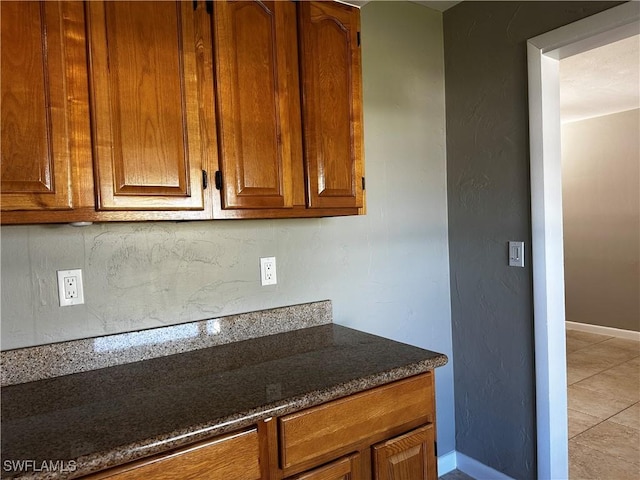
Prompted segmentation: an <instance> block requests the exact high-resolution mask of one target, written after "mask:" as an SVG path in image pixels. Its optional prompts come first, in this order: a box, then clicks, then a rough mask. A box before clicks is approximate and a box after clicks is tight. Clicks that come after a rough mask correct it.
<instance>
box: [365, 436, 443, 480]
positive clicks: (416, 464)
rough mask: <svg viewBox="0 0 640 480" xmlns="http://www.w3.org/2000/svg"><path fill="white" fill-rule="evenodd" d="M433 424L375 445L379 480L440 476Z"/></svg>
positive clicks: (376, 469) (375, 463)
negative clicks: (438, 473)
mask: <svg viewBox="0 0 640 480" xmlns="http://www.w3.org/2000/svg"><path fill="white" fill-rule="evenodd" d="M434 450H435V448H434V431H433V424H429V425H425V426H424V427H421V428H418V429H416V430H413V431H411V432H409V433H406V434H404V435H401V436H399V437H396V438H393V439H391V440H387V441H386V442H382V443H379V444H377V445H374V447H373V464H374V475H373V476H374V479H375V480H436V479H437V478H438V475H437V468H436V456H435V451H434Z"/></svg>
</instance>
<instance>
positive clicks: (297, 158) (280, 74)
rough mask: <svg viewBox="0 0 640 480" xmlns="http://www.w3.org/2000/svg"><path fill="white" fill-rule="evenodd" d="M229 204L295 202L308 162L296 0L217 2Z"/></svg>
mask: <svg viewBox="0 0 640 480" xmlns="http://www.w3.org/2000/svg"><path fill="white" fill-rule="evenodd" d="M213 30H214V39H213V43H214V50H215V62H216V97H217V102H218V104H217V107H218V131H219V152H220V155H219V162H220V167H221V172H222V183H223V187H222V190H223V191H222V207H223V208H282V207H291V206H292V203H293V199H292V174H291V168H292V167H291V165H292V162H298V163H301V162H302V159H301V157H302V152H301V143H302V140H301V138H300V125H299V124H300V100H299V93H298V92H299V87H298V73H297V71H298V62H297V44H296V13H295V3H294V2H290V1H288V2H281V1H277V2H259V1H226V2H214V14H213Z"/></svg>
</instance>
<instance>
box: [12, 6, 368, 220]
mask: <svg viewBox="0 0 640 480" xmlns="http://www.w3.org/2000/svg"><path fill="white" fill-rule="evenodd" d="M0 5H1V8H2V12H1V14H2V16H1V21H2V52H1V57H2V65H1V71H0V72H1V75H2V78H1V88H2V104H1V113H2V139H1V140H2V147H1V148H2V177H1V206H2V223H3V224H16V223H46V222H81V221H131V220H196V219H212V218H213V219H215V218H278V217H314V216H330V215H356V214H358V213H362V212H363V208H364V198H363V197H364V192H363V190H364V173H363V154H362V84H361V62H360V33H359V29H360V25H359V11H358V10H357V9H356V8H353V7H349V6H346V5H343V4H340V3H334V2H292V1H274V2H260V1H216V2H203V1H199V2H191V1H190V2H186V1H175V2H167V1H158V2H150V1H139V2H133V1H105V2H102V1H89V2H86V3H82V2H71V1H69V2H50V1H44V2H28V1H24V2H1V3H0Z"/></svg>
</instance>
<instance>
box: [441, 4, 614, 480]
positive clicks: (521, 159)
mask: <svg viewBox="0 0 640 480" xmlns="http://www.w3.org/2000/svg"><path fill="white" fill-rule="evenodd" d="M618 3H620V2H615V3H614V2H475V1H474V2H462V3H460V4H458V5H456V6H454V7H453V8H451V9H449V10H447V11H446V12H445V13H444V44H445V77H446V94H447V101H446V106H447V122H446V123H447V193H448V208H449V252H450V256H449V258H450V275H451V319H452V329H453V349H454V352H455V357H454V371H455V390H456V406H455V408H456V450H458V451H459V452H461V453H463V454H465V455H467V456H469V457H471V458H474V459H476V460H478V461H480V462H482V463H484V464H485V465H488V466H490V467H492V468H494V469H496V470H498V471H501V472H503V473H505V474H507V475H509V476H511V477H513V478H518V479H525V478H535V476H536V452H535V445H536V437H535V402H534V396H535V385H534V363H533V361H534V358H533V354H534V347H533V306H532V305H533V299H532V273H531V268H530V265H531V263H530V262H529V265H527V266H526V267H525V268H514V267H508V266H507V242H508V241H509V240H524V241H525V242H527V245H528V246H530V245H531V216H530V184H529V143H528V104H527V61H526V40H527V39H528V38H531V37H534V36H536V35H539V34H541V33H544V32H547V31H549V30H552V29H554V28H557V27H559V26H562V25H565V24H567V23H571V22H572V21H575V20H578V19H580V18H583V17H585V16H588V15H592V14H594V13H597V12H599V11H601V10H604V9H606V8H610V7H612V6H614V5H616V4H618ZM529 251H530V249H529ZM559 367H560V368H564V365H559Z"/></svg>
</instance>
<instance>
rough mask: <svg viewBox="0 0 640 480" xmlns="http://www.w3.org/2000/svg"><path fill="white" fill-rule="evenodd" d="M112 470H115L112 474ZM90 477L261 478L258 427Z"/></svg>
mask: <svg viewBox="0 0 640 480" xmlns="http://www.w3.org/2000/svg"><path fill="white" fill-rule="evenodd" d="M112 472H113V473H112ZM90 478H106V479H109V480H149V479H154V480H259V479H260V463H259V446H258V432H257V430H256V429H253V430H249V431H246V432H242V433H237V434H232V435H227V436H224V437H220V438H216V439H213V440H208V441H206V442H202V443H199V444H197V445H193V446H191V447H187V448H183V449H180V450H176V451H174V452H172V453H169V454H166V455H161V456H157V457H152V458H150V459H146V460H141V461H139V462H134V463H131V464H130V465H125V466H123V467H118V469H117V471H116V469H114V470H112V471H109V472H104V473H100V474H98V475H96V476H95V477H90Z"/></svg>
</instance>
